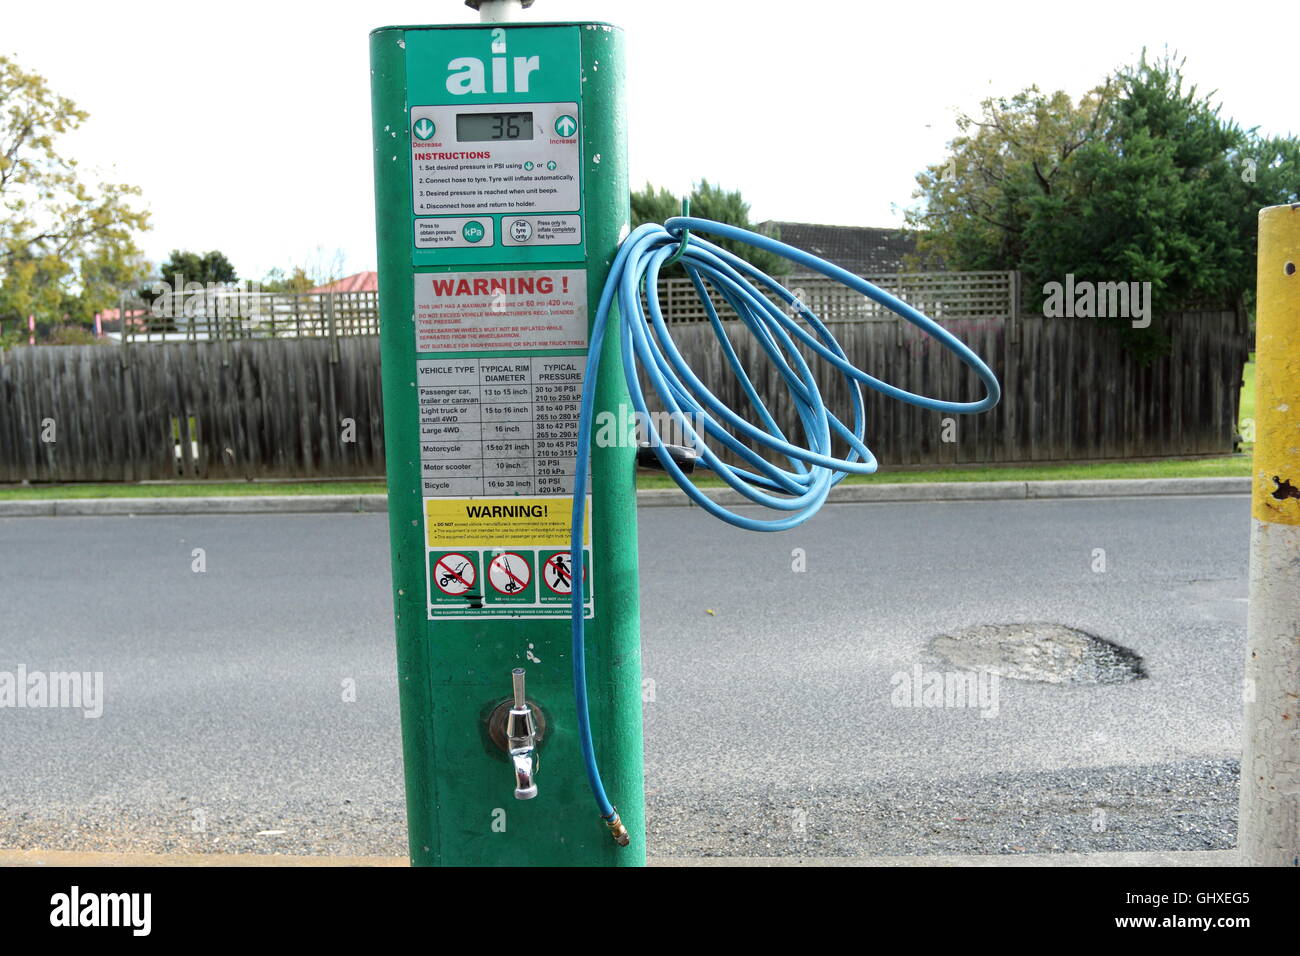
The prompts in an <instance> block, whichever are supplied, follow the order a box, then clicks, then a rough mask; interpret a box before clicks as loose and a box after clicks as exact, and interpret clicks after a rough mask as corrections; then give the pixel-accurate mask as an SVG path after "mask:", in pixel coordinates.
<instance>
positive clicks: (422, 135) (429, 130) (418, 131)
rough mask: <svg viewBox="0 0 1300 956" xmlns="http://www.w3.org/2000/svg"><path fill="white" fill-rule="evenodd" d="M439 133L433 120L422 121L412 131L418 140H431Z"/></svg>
mask: <svg viewBox="0 0 1300 956" xmlns="http://www.w3.org/2000/svg"><path fill="white" fill-rule="evenodd" d="M437 131H438V127H437V126H435V125H434V123H433V120H430V119H422V120H420V121H419V122H417V123H416V124H415V126H414V127H412V129H411V132H413V133H415V138H416V139H429V138H430V137H431V136H433V134H434V133H436V132H437Z"/></svg>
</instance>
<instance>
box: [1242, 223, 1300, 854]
mask: <svg viewBox="0 0 1300 956" xmlns="http://www.w3.org/2000/svg"><path fill="white" fill-rule="evenodd" d="M1255 389H1256V395H1255V459H1254V466H1253V475H1254V483H1253V487H1252V506H1251V514H1252V519H1251V539H1250V614H1249V619H1248V623H1247V651H1246V682H1245V688H1244V697H1245V705H1246V706H1245V743H1244V747H1243V752H1242V759H1241V817H1240V823H1239V828H1238V839H1237V845H1238V847H1239V849H1240V851H1241V854H1242V857H1243V861H1244V862H1246V863H1250V864H1254V865H1257V866H1300V204H1296V205H1291V206H1272V207H1270V208H1268V209H1263V210H1261V211H1260V214H1259V277H1258V298H1257V304H1256V319H1255Z"/></svg>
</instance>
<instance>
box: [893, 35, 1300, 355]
mask: <svg viewBox="0 0 1300 956" xmlns="http://www.w3.org/2000/svg"><path fill="white" fill-rule="evenodd" d="M1183 63H1184V61H1182V60H1176V59H1174V58H1173V57H1171V56H1168V55H1166V56H1164V57H1162V58H1160V59H1157V60H1154V61H1152V60H1148V59H1147V57H1146V55H1145V53H1144V54H1143V56H1142V58H1141V59H1140V60H1139V62H1138V63H1136V64H1134V65H1131V66H1127V67H1123V68H1121V69H1119V70H1117V71H1116V72H1115V73H1114V74H1113V75H1112V76H1110V77H1108V78H1107V79H1106V81H1105V82H1103V83H1102V84H1101V85H1099V86H1098V87H1096V88H1095V89H1093V90H1091V91H1089V92H1088V93H1087V94H1086V95H1085V96H1083V97H1082V98H1080V99H1079V100H1078V101H1077V102H1076V101H1072V100H1071V99H1070V97H1069V96H1068V95H1067V94H1065V93H1063V92H1056V93H1052V94H1050V95H1047V94H1044V93H1042V92H1041V91H1039V89H1038V88H1037V87H1029V88H1028V89H1026V90H1023V91H1022V92H1020V93H1018V94H1016V95H1015V96H1013V97H1010V98H990V99H987V100H985V101H984V102H983V103H982V105H981V114H980V116H979V117H970V116H962V117H960V118H959V119H958V123H957V125H958V133H959V135H958V136H957V137H956V138H955V139H953V140H952V142H951V143H950V144H949V149H950V155H949V157H948V158H947V159H946V160H945V161H944V162H942V163H939V164H936V165H933V166H930V167H928V168H927V169H926V170H925V171H924V172H923V173H921V174H920V175H919V176H918V177H917V181H918V184H919V189H918V190H917V192H916V194H915V195H916V196H917V197H918V198H919V199H921V200H922V202H921V203H920V204H919V205H918V206H917V207H915V208H914V209H912V210H911V211H910V212H909V216H908V218H909V222H910V223H911V225H913V226H916V227H918V228H920V229H921V230H923V231H922V234H921V236H920V247H921V251H922V253H928V254H932V255H934V254H937V255H939V256H941V257H942V258H943V259H944V261H945V262H946V264H947V266H948V267H949V268H953V269H1020V270H1022V271H1023V272H1024V274H1025V276H1026V282H1027V285H1029V288H1030V289H1032V290H1037V289H1039V288H1041V287H1042V285H1044V284H1045V283H1048V282H1052V281H1056V282H1060V281H1062V280H1063V279H1064V277H1065V276H1066V275H1067V274H1073V275H1074V276H1075V277H1076V280H1087V281H1092V282H1150V283H1151V291H1152V298H1153V301H1154V305H1155V311H1156V313H1157V314H1159V312H1160V311H1161V310H1169V309H1176V308H1179V307H1185V306H1188V305H1192V304H1200V303H1210V304H1214V305H1226V306H1238V307H1246V306H1247V305H1248V304H1249V302H1250V301H1251V298H1252V295H1253V289H1254V284H1255V228H1256V226H1255V223H1256V216H1257V214H1258V210H1259V209H1260V207H1262V206H1268V205H1275V204H1278V203H1285V202H1293V201H1295V200H1296V199H1297V198H1300V197H1298V196H1297V189H1300V141H1297V140H1296V139H1294V138H1284V137H1283V138H1268V137H1262V136H1260V135H1258V133H1257V131H1256V130H1254V129H1242V128H1241V127H1240V126H1238V125H1237V124H1236V123H1235V122H1233V121H1232V120H1229V119H1225V118H1223V117H1222V116H1220V110H1219V107H1218V106H1217V105H1216V104H1214V103H1213V101H1212V96H1213V94H1209V95H1202V94H1201V93H1200V92H1198V90H1197V89H1196V87H1195V86H1192V85H1188V84H1187V83H1186V81H1185V80H1184V77H1183V73H1182V70H1183ZM1118 327H1119V328H1121V329H1122V334H1123V336H1124V339H1125V344H1126V345H1127V346H1128V348H1129V349H1130V350H1131V351H1133V352H1134V353H1135V354H1137V355H1138V356H1139V357H1140V358H1143V359H1147V358H1150V357H1152V356H1153V355H1156V354H1159V353H1160V352H1161V351H1163V350H1164V349H1165V348H1167V337H1166V335H1165V333H1164V332H1162V331H1161V330H1160V328H1159V325H1158V323H1156V324H1153V325H1152V327H1150V328H1147V329H1133V328H1131V327H1130V325H1129V323H1127V322H1123V321H1120V322H1119V323H1118Z"/></svg>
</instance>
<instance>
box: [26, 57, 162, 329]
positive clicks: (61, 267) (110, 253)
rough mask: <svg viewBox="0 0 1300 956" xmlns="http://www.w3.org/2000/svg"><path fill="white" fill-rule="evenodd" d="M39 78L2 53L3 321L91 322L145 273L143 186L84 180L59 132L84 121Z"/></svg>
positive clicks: (71, 104)
mask: <svg viewBox="0 0 1300 956" xmlns="http://www.w3.org/2000/svg"><path fill="white" fill-rule="evenodd" d="M86 115H87V114H86V113H85V112H83V111H82V110H79V109H77V107H76V105H75V104H74V103H73V102H72V101H71V100H70V99H68V98H67V97H64V96H61V95H59V94H57V93H55V92H53V91H52V90H51V89H50V88H49V86H48V84H47V83H46V81H45V79H44V78H42V77H41V76H39V75H37V74H35V73H28V72H26V71H24V70H23V69H22V68H21V67H20V66H19V65H18V64H17V63H15V62H13V61H12V60H10V59H8V58H6V57H3V56H0V323H2V324H6V325H7V324H8V321H6V320H10V321H11V320H14V319H17V320H19V323H22V324H25V323H26V320H27V316H29V315H34V316H36V318H37V320H38V322H39V323H40V324H41V325H42V326H43V327H48V326H50V325H53V324H56V323H60V322H64V321H69V322H72V323H74V324H75V323H88V322H90V321H91V320H92V318H93V316H94V313H95V312H96V311H98V310H100V309H103V308H105V307H107V306H109V305H111V304H112V303H114V302H115V301H116V299H117V290H119V289H120V288H122V287H123V286H126V285H128V284H130V283H133V282H135V281H137V280H138V279H140V278H141V277H142V276H143V275H145V274H146V273H147V271H148V270H147V266H146V264H145V261H144V258H143V256H142V255H141V252H140V250H139V248H138V247H137V246H136V244H135V235H136V233H137V232H139V231H140V230H143V229H147V228H148V213H146V212H143V211H140V210H137V209H135V208H134V207H133V205H132V201H133V198H134V197H136V196H138V195H139V194H140V191H139V190H138V189H137V188H135V187H133V186H128V185H124V184H121V183H105V182H99V183H95V184H93V185H92V184H90V183H88V182H87V181H86V180H85V178H84V177H83V175H82V171H81V170H80V169H79V168H78V166H77V162H76V160H74V159H72V158H70V157H68V156H67V155H66V154H65V153H64V152H63V151H62V150H61V148H60V144H59V138H60V137H61V136H62V135H63V134H65V133H68V132H70V131H71V130H74V129H76V128H77V127H78V126H80V125H81V123H82V122H84V121H85V119H86Z"/></svg>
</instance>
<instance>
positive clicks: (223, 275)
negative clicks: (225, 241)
mask: <svg viewBox="0 0 1300 956" xmlns="http://www.w3.org/2000/svg"><path fill="white" fill-rule="evenodd" d="M158 272H159V273H160V274H161V276H162V281H164V282H170V283H173V284H175V281H176V277H177V276H179V277H180V278H181V279H182V280H183V281H184V282H185V283H190V282H198V283H200V284H202V285H205V286H206V285H207V284H208V283H209V282H213V283H216V284H218V285H227V284H229V283H232V282H235V281H236V280H238V278H239V275H238V274H237V273H236V272H235V267H234V266H233V265H231V263H230V260H229V259H227V258H226V256H225V254H224V253H221V252H218V251H217V250H215V249H213V250H212V251H211V252H205V253H198V252H183V251H181V250H180V249H173V250H172V251H171V255H170V256H169V257H168V259H167V261H166V262H164V263H163V264H162V265H161V266H159V268H158Z"/></svg>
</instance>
